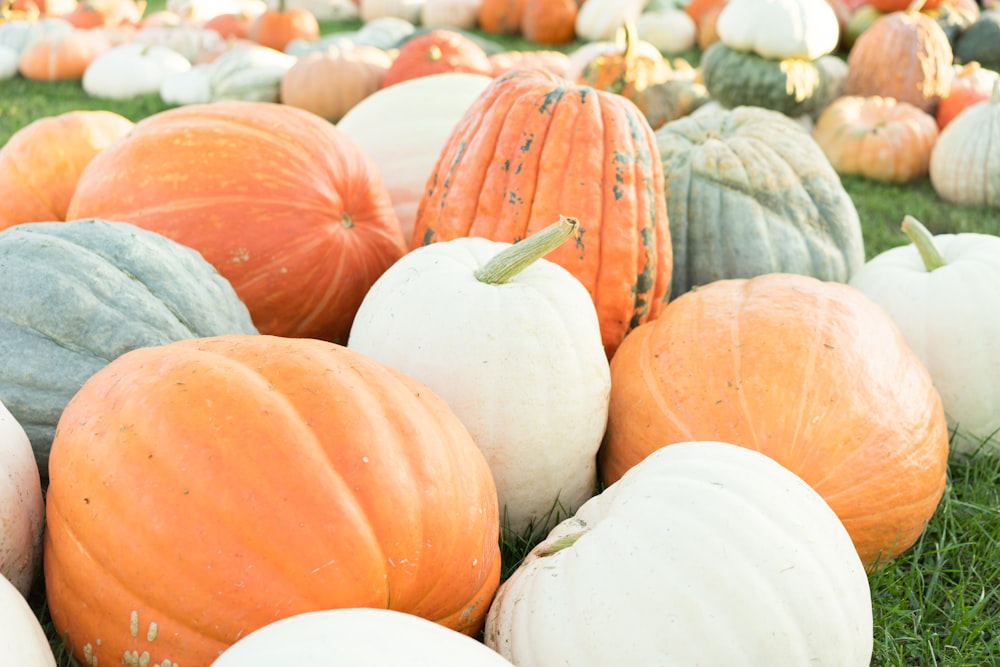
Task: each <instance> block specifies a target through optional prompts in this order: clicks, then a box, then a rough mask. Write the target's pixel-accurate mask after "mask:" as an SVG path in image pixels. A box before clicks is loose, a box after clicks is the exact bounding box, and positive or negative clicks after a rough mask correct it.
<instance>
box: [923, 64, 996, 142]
mask: <svg viewBox="0 0 1000 667" xmlns="http://www.w3.org/2000/svg"><path fill="white" fill-rule="evenodd" d="M953 67H954V77H953V78H952V80H951V85H950V86H949V87H948V92H946V93H945V94H944V95H942V97H941V101H940V102H939V103H938V108H937V113H936V114H935V118H936V120H937V124H938V127H939V128H940V129H942V130H943V129H944V128H945V127H947V125H948V123H950V122H951V121H952V120H954V119H955V116H957V115H958V114H960V113H961V112H962V111H964V110H965V108H966V107H968V106H969V105H972V104H975V103H976V102H982V101H984V100H988V99H990V96H991V95H992V94H993V86H994V85H995V84H996V83H997V82H998V81H1000V74H998V73H997V72H996V71H995V70H992V69H987V68H985V67H983V66H982V65H980V64H979V63H978V62H976V61H972V62H970V63H965V64H964V65H954V66H953Z"/></svg>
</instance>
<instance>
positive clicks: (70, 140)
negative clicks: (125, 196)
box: [0, 110, 135, 229]
mask: <svg viewBox="0 0 1000 667" xmlns="http://www.w3.org/2000/svg"><path fill="white" fill-rule="evenodd" d="M134 126H135V123H133V122H132V121H131V120H129V119H128V118H125V117H124V116H121V115H119V114H117V113H114V112H111V111H89V110H78V111H68V112H66V113H63V114H59V115H56V116H45V117H43V118H39V119H38V120H35V121H32V122H31V123H29V124H28V125H25V126H24V127H22V128H21V129H20V130H18V131H17V132H15V133H14V134H13V135H11V138H10V139H9V140H8V141H7V143H6V144H5V145H4V146H3V147H2V148H0V229H6V228H7V227H12V226H14V225H18V224H21V223H23V222H54V221H60V220H66V211H67V209H68V208H69V202H70V199H71V198H72V197H73V192H74V191H75V190H76V184H77V181H78V180H79V178H80V174H81V173H82V172H83V169H84V167H86V166H87V164H88V163H90V161H91V160H92V159H94V156H95V155H97V154H98V153H99V152H100V151H102V150H104V149H105V148H107V147H108V146H110V145H111V144H112V143H114V142H115V141H117V140H118V139H120V138H121V137H123V136H125V135H126V134H127V133H128V132H129V131H131V129H132V128H133V127H134Z"/></svg>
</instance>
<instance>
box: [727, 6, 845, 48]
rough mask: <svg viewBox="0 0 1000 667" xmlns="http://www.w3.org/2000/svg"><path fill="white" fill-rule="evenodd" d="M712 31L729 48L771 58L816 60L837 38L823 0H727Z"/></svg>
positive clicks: (834, 45) (834, 20)
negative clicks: (714, 31)
mask: <svg viewBox="0 0 1000 667" xmlns="http://www.w3.org/2000/svg"><path fill="white" fill-rule="evenodd" d="M715 30H716V32H717V33H718V35H719V40H720V41H721V42H722V43H723V44H725V45H726V46H728V47H729V48H731V49H734V50H736V51H752V52H753V53H756V54H757V55H759V56H761V57H762V58H771V59H774V60H784V59H786V58H801V59H804V60H816V59H817V58H819V57H820V56H824V55H826V54H828V53H832V52H833V50H834V49H836V48H837V44H838V42H839V41H840V24H839V23H838V21H837V15H836V14H835V13H834V11H833V7H831V6H830V3H829V2H828V1H827V0H728V2H726V5H725V7H723V9H722V11H721V12H720V13H719V17H718V19H717V20H716V23H715Z"/></svg>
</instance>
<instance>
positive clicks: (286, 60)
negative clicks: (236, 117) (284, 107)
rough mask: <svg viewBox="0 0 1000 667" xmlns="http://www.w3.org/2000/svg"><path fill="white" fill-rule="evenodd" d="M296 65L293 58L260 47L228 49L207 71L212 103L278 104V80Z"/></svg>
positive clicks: (268, 48)
mask: <svg viewBox="0 0 1000 667" xmlns="http://www.w3.org/2000/svg"><path fill="white" fill-rule="evenodd" d="M297 61H298V58H297V57H296V56H293V55H290V54H287V53H282V52H281V51H278V50H276V49H272V48H270V47H267V46H262V45H252V46H244V47H240V48H236V49H230V50H229V51H226V52H225V53H223V54H222V55H220V56H219V57H218V58H216V59H215V60H213V61H212V62H211V63H209V65H208V69H207V70H206V73H207V75H208V80H209V83H210V84H211V87H212V99H213V100H214V101H219V100H243V101H246V102H277V101H278V100H279V99H280V97H281V79H282V78H283V77H284V76H285V72H287V71H288V70H289V69H291V67H292V65H294V64H295V63H296V62H297Z"/></svg>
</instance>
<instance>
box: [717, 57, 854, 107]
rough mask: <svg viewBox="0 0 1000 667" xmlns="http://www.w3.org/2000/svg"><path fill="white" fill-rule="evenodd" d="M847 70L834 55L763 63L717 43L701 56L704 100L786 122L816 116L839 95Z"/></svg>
mask: <svg viewBox="0 0 1000 667" xmlns="http://www.w3.org/2000/svg"><path fill="white" fill-rule="evenodd" d="M847 73H848V69H847V66H846V65H845V63H844V61H843V60H841V59H840V58H839V57H837V56H835V55H828V56H820V57H819V58H817V59H816V60H802V59H801V58H787V59H785V60H774V59H771V58H762V57H761V56H759V55H757V54H755V53H751V52H749V51H737V50H736V49H732V48H730V47H728V46H726V44H725V43H724V42H722V41H718V42H715V43H713V44H712V45H711V46H709V47H708V49H707V50H706V51H705V52H704V53H703V54H702V56H701V75H702V79H703V80H704V82H705V88H707V89H708V93H709V95H711V96H712V97H713V98H714V99H716V100H718V101H719V102H720V103H721V104H722V105H724V106H727V107H738V106H759V107H764V108H765V109H771V110H773V111H780V112H781V113H783V114H785V115H786V116H793V117H795V116H803V115H816V114H819V113H820V112H821V111H822V110H823V109H825V108H826V107H827V105H829V104H830V103H831V102H832V101H833V100H835V99H836V98H838V97H840V96H841V94H842V93H843V91H844V81H845V79H846V77H847Z"/></svg>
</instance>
